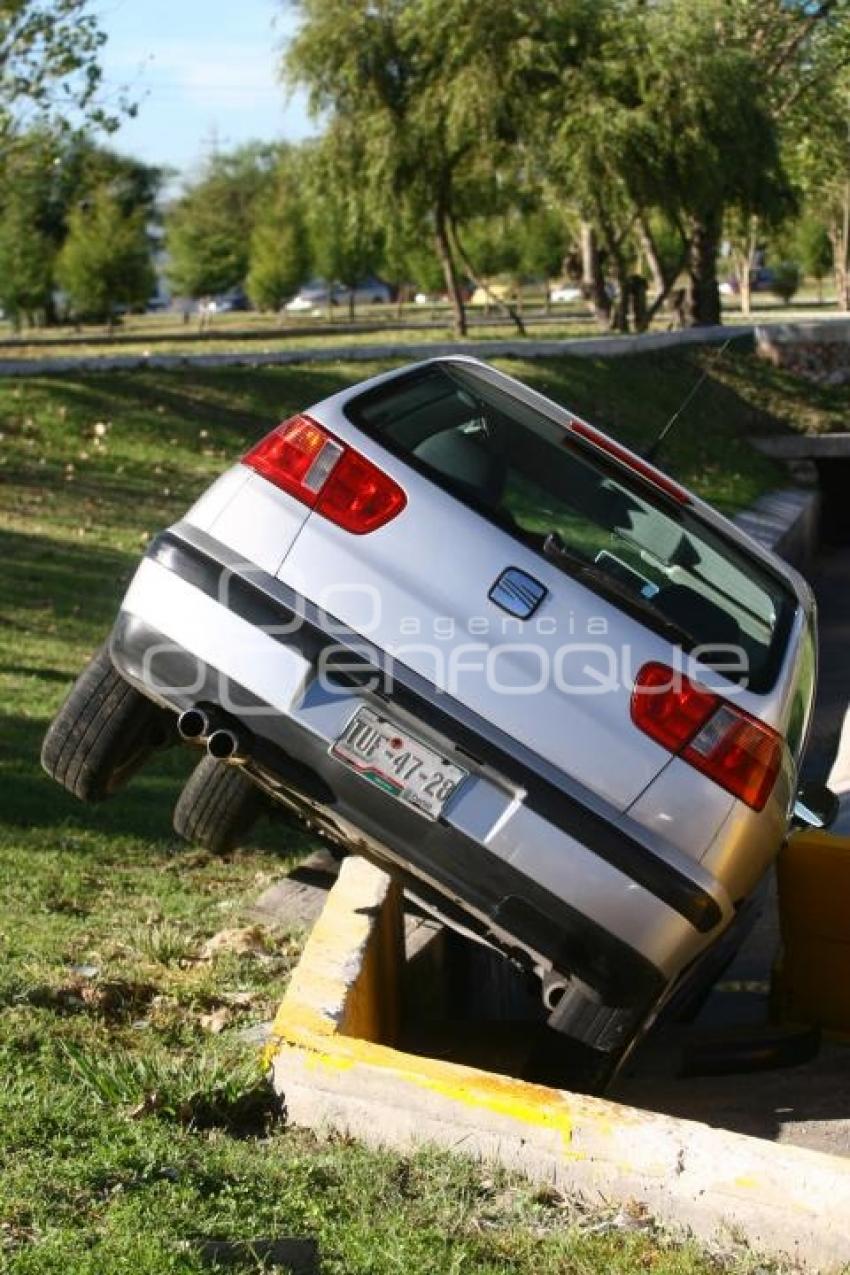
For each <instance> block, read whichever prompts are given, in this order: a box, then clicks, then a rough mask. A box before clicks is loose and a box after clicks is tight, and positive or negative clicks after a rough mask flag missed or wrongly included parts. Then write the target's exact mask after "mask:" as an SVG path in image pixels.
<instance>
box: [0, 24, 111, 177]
mask: <svg viewBox="0 0 850 1275" xmlns="http://www.w3.org/2000/svg"><path fill="white" fill-rule="evenodd" d="M105 40H106V36H105V35H104V33H103V31H102V30H101V28H100V25H99V21H98V15H97V13H96V11H95V8H94V6H93V5H92V3H91V2H90V0H0V154H3V153H4V152H6V151H7V150H8V149H9V147H10V146H11V144H12V143H13V142H14V140H15V134H16V133H18V132H19V131H20V128H21V126H22V122H23V121H25V120H28V121H30V122H31V121H32V118H33V116H36V117H39V118H41V119H49V120H50V121H51V124H52V125H53V126H54V127H57V128H63V129H68V128H70V124H69V116H70V114H71V111H72V110H73V109H76V110H77V111H80V112H82V113H83V116H84V117H85V118H86V119H87V120H88V121H89V122H90V123H92V124H95V125H97V126H98V127H101V128H106V129H109V130H111V129H114V128H116V127H117V125H118V116H119V115H120V114H121V113H123V112H127V113H129V114H135V107H133V106H131V105H130V104H129V103H127V102H126V101H125V100H123V99H119V101H118V104H117V114H116V110H115V107H114V105H113V106H111V107H110V109H107V108H106V107H105V106H104V105H103V103H102V102H101V101H100V97H99V95H100V90H101V84H102V78H103V74H102V70H101V67H100V62H99V55H100V51H101V49H102V47H103V44H104V41H105Z"/></svg>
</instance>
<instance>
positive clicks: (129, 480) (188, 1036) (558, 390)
mask: <svg viewBox="0 0 850 1275" xmlns="http://www.w3.org/2000/svg"><path fill="white" fill-rule="evenodd" d="M712 360H713V356H712V355H710V354H707V353H705V352H701V353H699V352H697V353H695V352H691V353H687V354H683V355H679V356H676V357H675V358H666V359H660V358H647V359H630V360H625V361H622V362H613V363H594V362H584V361H567V360H560V361H550V362H546V363H534V364H529V365H523V364H510V365H507V366H509V369H510V370H511V371H514V372H515V373H516V374H518V375H520V376H527V377H528V379H530V380H532V381H533V382H534V383H536V384H538V385H540V386H541V387H542V388H544V389H547V390H549V391H550V392H552V393H554V394H555V395H556V396H558V397H562V398H564V399H565V400H566V401H568V402H571V403H573V405H574V406H575V407H576V409H577V410H579V411H581V412H583V413H584V414H586V415H588V416H590V417H591V418H592V419H595V420H597V421H599V422H600V423H602V424H607V425H608V426H610V427H611V428H613V429H614V430H615V432H616V433H618V434H619V435H620V436H622V437H624V438H626V439H628V440H629V441H630V442H632V443H641V442H645V441H646V440H647V439H648V438H650V437H651V436H652V435H653V433H654V432H655V431H656V430H657V429H658V428H659V427H660V426H661V425H662V424H663V422H664V420H665V419H666V418H667V417H668V416H669V414H670V413H671V412H672V411H673V410H674V409H675V407H676V406H677V405H678V403H679V402H680V401H681V399H682V397H683V395H684V393H685V392H686V390H687V389H688V387H690V386H691V385H692V384H693V382H694V378H695V377H696V376H697V375H698V374H699V373H700V370H701V369H702V368H703V367H704V366H708V367H709V368H710V369H713V370H712V372H711V376H710V379H709V381H708V382H707V384H706V385H705V386H704V387H703V390H702V391H701V392H700V395H699V396H698V398H697V400H696V401H695V403H694V405H693V409H692V410H689V412H688V413H687V414H686V416H685V418H684V419H683V421H682V427H681V430H680V431H679V432H678V434H677V435H676V436H675V438H674V440H673V442H672V443H671V447H670V451H669V461H670V463H671V464H672V466H673V468H674V470H675V471H676V472H677V473H679V474H680V475H681V476H682V477H684V478H685V479H686V480H687V481H689V482H692V483H693V484H694V485H695V486H697V487H698V488H699V489H700V490H701V491H702V492H703V493H704V494H706V495H707V496H709V497H710V498H711V499H714V500H717V501H719V502H720V503H722V504H724V505H725V506H726V507H734V506H737V505H740V504H742V503H746V502H747V501H749V500H750V499H751V498H752V497H753V496H754V495H756V494H757V493H758V492H759V491H761V490H763V489H764V488H765V487H768V486H770V485H772V484H774V483H775V481H776V479H777V471H775V470H774V468H773V467H772V466H771V465H769V464H768V463H767V462H765V461H762V460H760V459H758V458H757V457H756V456H755V455H754V454H753V453H751V452H750V451H749V450H748V449H747V448H746V446H745V445H744V444H743V442H742V441H741V439H742V436H743V435H745V434H747V433H750V432H752V431H756V430H758V429H765V428H782V427H784V426H786V425H790V423H791V418H792V417H793V415H794V413H795V412H796V410H797V406H798V403H797V399H796V398H795V394H796V390H795V389H794V387H793V386H791V385H790V384H789V383H788V382H787V380H786V379H785V378H783V377H781V376H780V375H779V374H778V373H776V372H774V371H772V370H771V369H763V368H761V367H758V368H754V366H753V364H752V362H751V361H750V360H748V359H747V358H746V357H745V356H743V355H736V356H735V357H734V358H732V359H730V360H729V361H728V362H725V363H723V364H720V365H717V364H716V362H713V361H712ZM377 370H378V369H377V367H373V366H364V365H363V364H357V365H345V364H338V365H324V366H321V367H315V366H313V367H311V366H301V367H293V368H287V369H265V370H259V371H256V370H248V369H240V370H218V371H204V372H197V371H192V372H179V373H169V374H165V373H155V372H152V371H148V372H145V373H137V374H133V375H123V376H119V375H88V376H68V377H64V378H44V379H38V378H32V379H28V380H22V381H18V382H13V381H10V380H4V381H0V431H2V435H3V437H2V444H0V448H1V449H2V450H0V631H2V635H3V642H2V647H0V712H2V730H1V731H0V784H2V802H0V1162H2V1164H3V1172H2V1175H0V1270H2V1271H10V1272H15V1273H19V1275H48V1273H49V1272H57V1275H59V1273H60V1272H61V1275H83V1273H86V1275H88V1273H91V1275H95V1273H97V1275H103V1273H106V1275H111V1273H113V1272H124V1271H127V1272H132V1275H163V1273H166V1272H172V1271H183V1272H188V1271H194V1270H199V1269H200V1265H199V1259H198V1258H197V1256H196V1255H193V1250H192V1249H191V1247H190V1248H188V1249H187V1248H185V1247H181V1245H182V1244H183V1243H184V1242H187V1241H192V1240H194V1239H197V1238H200V1237H208V1238H222V1239H237V1238H250V1237H269V1238H275V1237H279V1236H281V1235H296V1236H298V1235H300V1236H305V1235H314V1236H316V1237H317V1238H318V1240H319V1242H320V1246H321V1251H322V1255H323V1262H324V1266H323V1269H324V1270H325V1271H328V1272H339V1273H340V1275H342V1273H345V1275H351V1273H353V1272H364V1273H365V1272H369V1273H370V1275H373V1273H374V1275H381V1273H382V1272H388V1273H389V1272H400V1271H403V1272H406V1273H412V1272H431V1271H440V1272H450V1271H454V1272H465V1271H469V1272H509V1271H510V1272H521V1273H525V1272H527V1273H528V1275H532V1273H533V1275H540V1273H544V1272H556V1271H558V1272H562V1271H563V1272H566V1271H568V1272H576V1273H577V1275H578V1273H581V1275H584V1273H585V1272H588V1273H589V1272H595V1271H606V1272H623V1273H624V1275H626V1273H628V1275H632V1273H633V1272H637V1271H641V1270H645V1269H651V1270H653V1271H656V1272H658V1273H659V1275H691V1273H693V1275H696V1273H697V1272H707V1271H709V1270H712V1269H715V1268H714V1267H713V1266H712V1264H711V1263H710V1262H708V1260H707V1259H705V1258H702V1257H699V1256H698V1255H697V1254H696V1253H695V1252H694V1251H693V1250H691V1249H689V1248H682V1247H680V1246H675V1245H674V1246H669V1245H666V1244H665V1243H663V1242H662V1241H661V1240H660V1239H659V1237H658V1236H656V1235H654V1234H653V1233H652V1232H650V1231H647V1230H645V1229H643V1228H641V1227H638V1228H637V1229H635V1230H629V1229H628V1228H627V1229H625V1230H623V1229H622V1228H618V1227H616V1226H611V1227H606V1225H605V1216H604V1215H600V1214H598V1213H596V1214H593V1215H592V1216H588V1215H587V1214H585V1213H583V1212H582V1211H580V1210H578V1209H576V1208H574V1207H573V1206H572V1205H571V1204H570V1203H569V1202H568V1201H566V1200H564V1199H561V1198H560V1197H558V1196H557V1195H554V1194H553V1193H552V1192H548V1191H540V1190H538V1189H536V1188H534V1187H531V1186H529V1185H527V1184H523V1183H521V1182H518V1181H516V1180H514V1179H511V1178H509V1177H508V1176H506V1175H504V1174H501V1173H496V1172H493V1171H491V1170H489V1169H486V1168H477V1167H475V1166H473V1165H471V1164H469V1163H467V1162H465V1161H463V1160H460V1159H452V1158H448V1157H446V1156H438V1155H435V1154H431V1153H428V1152H423V1153H422V1154H418V1155H415V1156H411V1157H399V1156H394V1155H389V1154H387V1155H382V1154H377V1153H374V1152H369V1151H366V1150H365V1149H363V1148H360V1147H358V1146H355V1145H349V1144H347V1143H341V1142H330V1143H320V1142H318V1141H317V1140H316V1139H314V1138H313V1137H311V1136H309V1135H307V1134H302V1133H298V1132H296V1131H292V1130H287V1129H286V1128H285V1127H284V1125H283V1123H282V1121H281V1119H280V1113H279V1111H278V1110H277V1108H276V1105H275V1102H274V1101H273V1097H272V1095H271V1093H270V1091H269V1089H268V1087H267V1085H266V1083H265V1079H264V1077H263V1076H262V1075H261V1074H260V1072H259V1070H258V1064H257V1058H256V1048H255V1046H252V1045H249V1044H247V1043H246V1042H245V1041H244V1040H243V1039H242V1038H241V1035H240V1033H241V1031H242V1029H244V1028H247V1027H249V1026H251V1025H252V1024H255V1023H257V1022H260V1021H263V1020H265V1019H267V1018H268V1017H270V1016H271V1014H272V1012H273V1010H274V1007H275V1005H276V1003H277V1001H278V1000H279V997H280V995H281V992H282V989H283V988H284V986H285V984H286V980H287V976H288V973H289V971H290V969H291V968H292V965H293V963H294V961H295V960H296V959H297V954H298V951H299V947H300V943H301V939H302V936H301V935H300V934H299V933H297V932H295V931H292V932H289V931H286V930H283V931H280V932H276V933H273V934H269V935H268V936H267V939H266V944H265V951H262V950H261V951H259V952H254V953H250V954H247V955H236V954H234V953H232V952H231V953H224V954H222V955H220V956H219V957H217V958H216V959H214V960H204V959H201V958H202V949H203V945H204V942H205V941H206V940H207V939H208V938H209V937H210V936H211V935H213V934H214V933H216V932H218V931H220V930H222V929H224V928H227V927H230V926H235V925H238V924H239V923H240V915H241V913H242V910H243V909H244V907H245V905H246V903H247V902H248V901H249V900H251V899H252V898H253V897H255V896H256V895H257V894H258V893H259V892H260V891H261V890H262V889H263V888H264V886H265V885H267V884H268V883H270V882H271V881H272V880H273V879H275V878H276V877H277V876H279V875H280V873H281V872H282V871H283V870H284V869H285V868H286V866H287V865H288V864H290V863H291V862H292V861H293V860H294V859H295V858H296V857H299V856H300V855H302V854H303V853H305V852H306V851H307V850H308V849H309V848H310V844H309V841H308V839H307V837H306V836H304V835H301V834H300V833H299V832H297V831H296V830H294V829H293V828H292V827H282V828H278V830H277V832H276V833H274V834H273V833H272V831H271V830H269V829H267V830H266V831H265V832H264V833H262V835H261V836H259V837H258V839H257V841H256V843H255V844H254V845H252V846H251V848H249V849H246V850H243V851H240V852H239V853H236V854H233V855H229V856H227V857H225V858H212V857H211V856H209V855H207V854H205V853H200V852H198V851H197V850H193V849H191V848H189V847H186V846H184V845H182V844H177V843H176V839H175V837H174V835H173V834H172V832H171V830H170V811H171V807H172V805H173V803H174V801H175V799H176V797H177V794H178V791H179V787H180V785H181V783H182V782H183V780H184V778H185V776H186V775H187V773H188V770H189V767H190V765H191V757H190V756H189V755H188V754H186V753H182V752H173V753H170V754H166V755H165V756H164V757H163V758H162V759H161V760H160V761H158V762H157V764H156V765H153V766H151V767H150V768H149V769H148V770H146V771H145V772H144V774H143V775H142V776H140V777H139V778H138V779H137V781H136V782H135V783H134V784H133V785H131V786H130V787H129V789H128V790H127V791H126V793H124V794H122V795H121V796H120V797H118V798H116V799H115V800H113V801H111V802H108V803H106V804H104V805H103V806H97V807H89V808H84V807H82V806H80V805H79V804H77V803H75V802H74V801H73V800H72V799H71V798H69V797H67V796H66V795H65V794H64V793H63V792H62V791H61V790H60V789H59V788H58V787H57V786H56V785H55V784H51V783H50V782H49V781H48V780H47V779H46V777H44V776H43V775H42V774H41V772H40V770H39V767H38V761H37V757H38V750H39V746H40V741H41V737H42V735H43V732H44V729H45V726H46V724H47V722H48V720H49V718H50V716H51V714H52V713H53V712H54V711H55V709H56V707H57V706H58V704H59V702H60V701H61V699H62V696H63V695H64V693H65V691H66V689H67V687H68V685H69V684H70V681H71V680H72V678H73V677H74V676H75V675H76V674H77V673H78V671H79V670H80V668H81V666H82V665H83V663H84V661H85V660H86V658H87V657H88V656H89V654H90V653H91V652H92V650H93V649H94V648H95V647H96V645H97V644H98V643H99V642H100V641H101V640H102V638H103V636H104V634H105V633H106V631H107V630H108V628H109V625H110V623H111V620H112V618H113V616H114V612H115V608H116V604H117V602H118V600H119V598H120V595H121V592H122V589H123V588H124V586H125V585H126V582H127V580H128V578H129V576H130V574H131V572H132V570H133V567H134V563H135V562H136V560H137V558H138V555H139V553H140V551H141V549H142V546H143V544H144V542H145V541H146V539H147V538H148V537H149V536H150V535H151V534H152V533H153V532H154V531H156V530H157V529H158V528H159V527H161V526H163V525H164V524H166V523H168V522H169V521H170V520H172V519H173V518H174V517H175V516H177V515H178V514H179V513H180V512H181V511H182V510H183V509H184V508H185V506H186V505H187V504H188V502H189V501H190V500H191V499H192V498H193V496H194V495H195V494H196V493H197V492H199V491H200V490H201V489H202V488H203V487H204V486H205V485H206V484H207V483H208V482H209V480H210V479H211V478H212V477H213V475H214V474H215V473H217V472H218V471H219V470H220V469H221V468H222V467H223V466H224V465H225V463H226V462H227V460H228V459H229V458H232V457H233V456H236V455H238V454H239V453H240V451H242V450H243V449H244V448H245V447H246V445H247V444H248V443H249V442H250V441H251V440H253V439H255V438H256V437H257V436H258V435H259V434H260V433H261V432H262V431H263V430H265V429H266V428H268V427H269V425H270V424H271V423H272V422H274V421H275V420H277V419H280V418H281V417H283V416H285V415H286V414H287V413H290V412H292V411H293V410H294V409H296V408H298V407H302V406H304V405H305V404H308V403H310V402H311V401H314V400H315V399H317V398H318V397H320V396H322V395H323V394H326V393H329V392H331V391H333V390H336V389H338V388H340V387H341V386H343V385H345V384H348V383H350V382H351V381H354V380H356V379H358V378H360V377H362V376H364V375H366V374H368V373H369V372H370V371H377ZM835 393H836V392H835V391H833V394H835ZM768 402H769V403H770V404H771V412H772V414H771V415H769V414H768V413H767V411H766V408H765V404H766V403H768ZM818 410H819V411H821V413H822V414H825V415H823V419H824V420H825V419H826V418H827V416H828V415H829V413H830V412H837V411H838V410H839V406H838V401H837V400H834V399H829V401H828V402H825V403H824V404H823V405H822V406H821V408H819V409H818ZM819 419H821V417H819ZM213 1014H215V1015H217V1016H218V1018H219V1019H221V1018H222V1017H223V1018H224V1020H225V1026H224V1030H223V1031H222V1032H221V1033H220V1034H212V1033H211V1032H210V1031H208V1030H207V1027H208V1026H209V1016H210V1015H213ZM249 1269H250V1267H249ZM255 1269H256V1267H255Z"/></svg>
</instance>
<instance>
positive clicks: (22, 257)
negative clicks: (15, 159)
mask: <svg viewBox="0 0 850 1275" xmlns="http://www.w3.org/2000/svg"><path fill="white" fill-rule="evenodd" d="M37 211H38V210H37V208H35V207H34V206H33V200H32V199H31V198H28V192H27V191H26V190H25V189H19V190H17V191H16V192H14V193H13V194H12V195H11V197H8V198H7V199H6V201H5V203H4V206H3V213H2V217H0V304H2V306H3V309H4V310H5V312H6V315H7V317H8V318H9V319H10V320H11V322H12V325H13V326H14V328H15V330H16V331H18V330H20V327H21V324H22V321H26V322H27V323H29V324H31V325H32V324H34V323H35V322H36V321H37V320H39V319H43V318H44V316H45V315H46V314H47V312H48V310H49V308H50V305H51V285H52V282H53V263H54V258H55V247H54V245H53V244H52V243H51V242H50V240H49V239H48V237H47V235H45V234H44V233H43V232H42V231H40V230H39V229H38V220H37Z"/></svg>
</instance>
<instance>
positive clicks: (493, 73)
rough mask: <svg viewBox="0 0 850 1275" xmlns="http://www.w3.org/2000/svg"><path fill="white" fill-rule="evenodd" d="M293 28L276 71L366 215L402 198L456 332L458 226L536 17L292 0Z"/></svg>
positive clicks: (502, 121) (495, 8) (396, 1)
mask: <svg viewBox="0 0 850 1275" xmlns="http://www.w3.org/2000/svg"><path fill="white" fill-rule="evenodd" d="M297 8H298V11H299V13H300V17H301V24H300V28H299V31H298V33H297V34H296V36H295V39H294V40H293V42H292V44H291V45H290V48H289V51H288V54H287V57H286V61H285V75H286V79H287V81H288V83H289V84H290V85H291V86H298V87H305V88H306V89H307V93H308V98H309V104H310V109H311V111H312V113H313V114H314V115H316V116H319V117H323V118H326V119H327V120H328V132H329V134H331V135H335V136H336V137H337V139H338V140H339V141H341V142H342V145H341V146H338V147H337V154H342V153H344V146H345V143H346V142H348V141H350V139H351V138H352V136H356V138H357V139H358V145H359V147H360V149H361V152H362V156H363V162H362V166H361V167H360V170H359V173H358V175H357V181H358V185H359V186H360V188H361V189H362V193H363V195H364V197H365V199H366V201H367V203H368V205H369V209H370V213H371V216H372V219H373V221H376V222H378V223H380V222H382V221H384V220H386V219H387V216H388V210H389V209H394V208H397V207H398V206H399V205H404V208H405V209H406V212H407V215H408V216H409V217H410V219H411V220H412V221H414V222H416V223H419V224H426V223H427V224H428V227H429V234H430V236H431V238H432V241H433V243H434V247H435V251H436V253H437V256H438V258H439V260H440V263H441V266H442V269H443V274H444V278H445V284H446V290H447V292H448V294H449V297H450V298H451V301H452V305H453V308H454V314H455V330H456V331H457V332H458V333H459V334H463V333H464V332H465V331H466V315H465V310H464V304H463V296H462V290H461V279H460V274H459V268H458V242H457V234H456V233H453V232H456V231H457V229H458V227H459V226H460V225H461V223H462V222H463V221H464V219H465V218H467V217H469V216H470V215H472V214H473V213H477V212H480V210H481V207H482V206H487V204H486V202H485V203H484V204H482V198H483V199H484V200H485V201H486V198H487V193H486V191H483V190H482V179H484V180H486V181H489V180H491V179H492V177H493V174H494V172H495V171H496V169H497V168H498V165H499V162H500V159H501V157H502V156H503V155H504V153H505V148H506V147H507V146H509V145H510V144H511V142H512V141H514V140H515V138H516V127H517V123H516V121H517V119H518V117H519V115H520V114H521V113H522V112H523V110H525V109H526V104H527V103H528V101H529V98H528V95H527V93H526V92H525V89H526V87H527V85H525V84H521V83H520V71H521V70H522V69H523V68H525V69H527V70H530V68H532V67H533V66H534V65H535V64H536V56H535V43H536V42H537V38H538V37H537V36H536V35H535V32H536V26H537V24H536V23H535V22H534V21H533V20H529V18H528V17H527V16H526V13H525V11H524V10H523V9H522V7H520V8H518V7H517V6H516V5H515V4H513V3H512V2H510V0H489V3H487V4H484V3H482V2H481V0H378V2H377V3H373V0H298V4H297Z"/></svg>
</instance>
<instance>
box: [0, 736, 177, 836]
mask: <svg viewBox="0 0 850 1275" xmlns="http://www.w3.org/2000/svg"><path fill="white" fill-rule="evenodd" d="M47 726H48V721H47V720H46V719H37V718H29V717H13V716H8V715H4V716H2V717H0V784H2V820H3V823H4V824H5V825H6V826H7V827H9V826H11V827H17V828H35V827H39V828H47V827H55V828H58V827H64V828H69V827H77V828H85V829H86V830H88V831H90V832H93V833H99V834H106V835H109V836H116V835H118V836H131V837H138V838H143V839H145V840H149V841H173V842H175V843H177V844H179V845H181V846H182V845H183V844H184V843H183V842H180V841H179V839H178V838H177V836H176V834H175V833H174V832H173V831H172V828H171V811H172V808H173V806H174V803H175V802H176V800H177V797H178V796H179V793H180V789H181V787H182V785H183V784H184V783H185V781H186V779H187V778H188V775H189V771H190V770H191V768H192V766H193V765H194V763H195V761H196V760H197V758H196V756H195V755H194V754H193V753H190V752H189V750H188V749H183V748H173V749H169V750H168V751H167V752H164V753H163V754H161V755H160V756H159V757H157V758H155V759H154V760H153V761H152V762H151V763H150V765H149V766H147V767H146V768H145V770H144V771H142V772H141V773H140V774H138V775H136V776H134V778H133V779H132V780H131V781H130V783H129V784H128V785H127V787H126V788H124V789H122V790H121V791H120V792H118V793H116V794H115V796H114V797H111V798H110V799H109V800H107V801H105V802H99V803H97V804H95V805H88V804H84V803H82V802H80V801H78V800H77V799H76V798H75V797H72V796H71V795H70V793H67V792H66V791H65V790H64V789H63V788H61V787H60V785H59V784H57V783H56V782H55V781H54V780H52V779H50V778H49V776H48V775H46V774H45V773H44V771H43V770H42V769H41V765H40V763H39V756H40V753H41V742H42V739H43V738H44V733H45V731H46V730H47ZM69 845H72V843H68V845H66V846H65V848H68V846H69ZM80 849H81V850H84V849H85V847H84V846H83V845H82V844H81V846H80Z"/></svg>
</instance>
